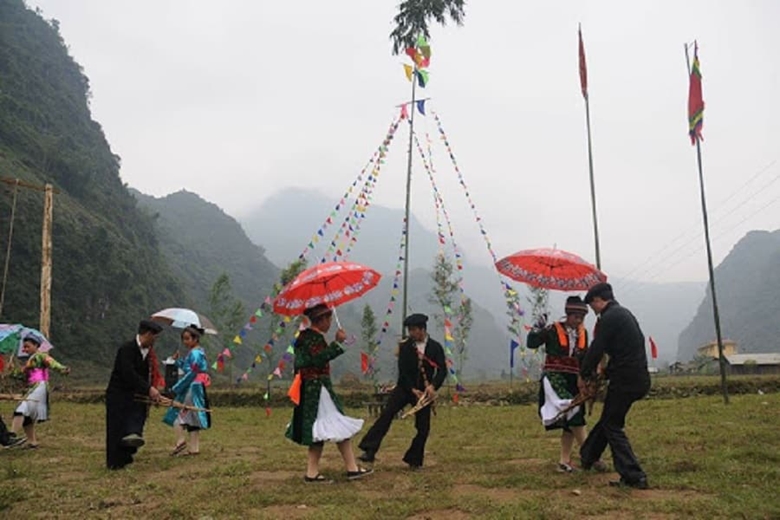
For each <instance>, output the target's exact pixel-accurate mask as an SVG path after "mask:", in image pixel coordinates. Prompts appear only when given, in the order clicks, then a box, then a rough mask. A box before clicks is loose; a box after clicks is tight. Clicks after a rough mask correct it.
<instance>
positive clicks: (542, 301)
mask: <svg viewBox="0 0 780 520" xmlns="http://www.w3.org/2000/svg"><path fill="white" fill-rule="evenodd" d="M529 290H530V292H531V295H530V296H528V298H527V300H528V303H530V304H531V320H532V323H533V324H534V325H536V324H537V323H540V322H542V321H544V322H546V321H547V318H548V316H549V315H550V291H548V290H547V289H542V288H540V287H530V286H529Z"/></svg>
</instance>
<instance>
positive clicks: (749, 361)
mask: <svg viewBox="0 0 780 520" xmlns="http://www.w3.org/2000/svg"><path fill="white" fill-rule="evenodd" d="M726 363H727V365H728V367H729V373H731V374H735V375H742V374H780V354H732V355H730V356H726Z"/></svg>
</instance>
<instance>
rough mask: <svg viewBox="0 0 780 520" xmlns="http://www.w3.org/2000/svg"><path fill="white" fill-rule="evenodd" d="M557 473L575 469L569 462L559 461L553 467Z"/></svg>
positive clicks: (569, 471) (570, 471) (572, 471)
mask: <svg viewBox="0 0 780 520" xmlns="http://www.w3.org/2000/svg"><path fill="white" fill-rule="evenodd" d="M555 470H556V471H557V472H558V473H574V472H575V471H577V469H576V468H575V467H574V466H572V465H571V462H559V463H558V467H557V468H556V469H555Z"/></svg>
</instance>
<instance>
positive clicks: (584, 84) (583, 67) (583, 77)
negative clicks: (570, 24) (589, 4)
mask: <svg viewBox="0 0 780 520" xmlns="http://www.w3.org/2000/svg"><path fill="white" fill-rule="evenodd" d="M578 32H579V35H580V87H581V88H582V97H584V98H585V99H588V66H587V64H586V63H585V44H583V43H582V26H580V27H579V29H578Z"/></svg>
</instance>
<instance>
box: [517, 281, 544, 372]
mask: <svg viewBox="0 0 780 520" xmlns="http://www.w3.org/2000/svg"><path fill="white" fill-rule="evenodd" d="M529 291H530V292H531V294H530V296H528V297H527V298H526V300H527V301H528V303H530V304H531V323H533V324H534V325H536V324H537V323H541V322H545V323H546V322H547V319H548V317H549V315H550V303H549V302H550V291H549V290H547V289H542V288H540V287H531V286H529ZM542 354H543V349H538V350H537V351H536V352H535V353H534V356H532V357H531V358H530V359H529V358H525V359H523V364H524V365H525V366H526V369H527V370H528V373H529V376H530V377H534V378H535V377H537V375H539V374H540V373H541V366H542V363H541V357H542Z"/></svg>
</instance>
